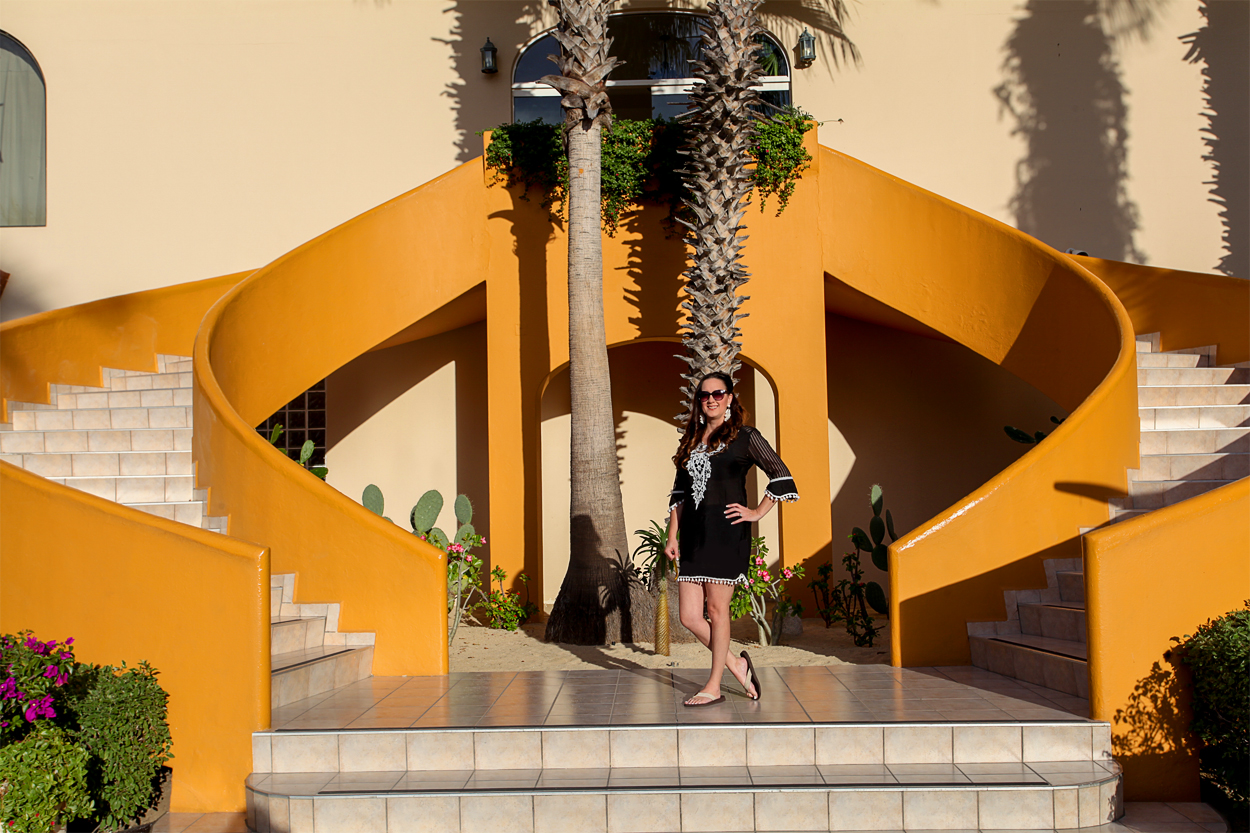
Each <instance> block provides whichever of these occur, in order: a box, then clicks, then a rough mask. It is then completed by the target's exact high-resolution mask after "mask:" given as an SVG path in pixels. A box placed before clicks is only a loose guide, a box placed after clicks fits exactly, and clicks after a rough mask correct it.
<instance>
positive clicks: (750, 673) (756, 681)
mask: <svg viewBox="0 0 1250 833" xmlns="http://www.w3.org/2000/svg"><path fill="white" fill-rule="evenodd" d="M740 656H741V657H742V658H743V659H744V660H746V661H747V678H748V679H749V680H750V681H751V685H753V686H755V696H754V697H751V698H750V699H752V700H758V699H760V696H761V695H763V693H764V689H762V688H760V678H759V677H758V676H756V674H755V666H754V665H752V664H751V655H750V654H748V653H747V652H746V651H743V652H742V653H741V654H740ZM748 696H749V695H748Z"/></svg>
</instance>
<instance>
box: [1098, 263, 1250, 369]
mask: <svg viewBox="0 0 1250 833" xmlns="http://www.w3.org/2000/svg"><path fill="white" fill-rule="evenodd" d="M1073 260H1075V261H1077V262H1078V263H1080V264H1081V265H1082V266H1084V267H1086V268H1087V269H1089V270H1090V271H1091V272H1093V273H1094V274H1095V275H1097V276H1098V278H1099V280H1101V281H1102V282H1103V283H1105V284H1106V285H1107V286H1109V287H1111V291H1112V292H1114V293H1115V295H1116V298H1118V299H1119V300H1120V303H1121V304H1123V305H1124V308H1125V309H1126V310H1128V314H1129V318H1131V319H1133V329H1134V330H1135V331H1136V332H1138V333H1159V334H1160V336H1161V342H1160V346H1159V349H1160V350H1177V349H1182V348H1185V347H1204V346H1206V345H1208V344H1215V345H1217V346H1218V347H1219V349H1218V350H1217V351H1216V357H1215V358H1216V361H1217V362H1218V363H1219V364H1237V363H1238V362H1244V361H1250V281H1247V280H1244V279H1243V278H1244V277H1245V276H1243V277H1242V278H1230V277H1228V276H1227V275H1208V274H1203V273H1201V272H1182V271H1181V270H1179V269H1157V268H1153V267H1150V266H1138V265H1137V264H1136V263H1120V262H1119V261H1115V260H1099V259H1098V258H1093V257H1076V258H1073Z"/></svg>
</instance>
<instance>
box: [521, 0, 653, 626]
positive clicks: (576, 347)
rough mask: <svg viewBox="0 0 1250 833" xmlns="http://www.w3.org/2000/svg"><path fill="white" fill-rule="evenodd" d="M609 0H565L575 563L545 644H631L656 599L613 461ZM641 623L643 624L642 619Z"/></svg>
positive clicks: (557, 81) (555, 81)
mask: <svg viewBox="0 0 1250 833" xmlns="http://www.w3.org/2000/svg"><path fill="white" fill-rule="evenodd" d="M609 6H610V2H609V0H562V2H561V4H560V29H559V31H558V32H557V34H556V37H557V40H559V41H560V44H561V46H562V47H563V51H562V54H561V56H560V59H559V61H558V62H557V64H558V66H559V67H560V71H561V75H560V76H547V77H546V78H544V79H543V80H544V81H547V82H548V83H550V84H551V85H552V86H554V87H556V88H557V89H559V90H561V91H562V92H564V93H565V96H564V98H563V99H562V100H561V104H562V105H563V106H564V110H565V139H566V144H567V147H568V154H569V195H568V211H569V226H568V228H569V396H570V410H571V417H572V426H571V435H570V449H569V450H570V455H569V464H570V471H569V475H570V477H569V479H570V482H571V485H572V495H571V497H570V501H569V511H570V515H571V518H570V524H569V530H570V534H569V567H568V572H567V573H565V576H564V582H563V583H562V584H561V585H560V592H559V594H558V595H557V596H556V601H555V605H554V606H553V608H552V611H551V617H550V618H549V619H548V620H547V631H546V639H547V641H548V642H565V643H572V644H576V645H603V644H605V643H611V642H633V641H635V640H636V639H638V638H639V637H640V635H642V634H645V633H647V632H649V631H650V630H651V627H649V626H648V624H647V623H648V621H649V620H650V619H651V618H652V617H653V614H654V608H652V607H651V597H650V595H649V594H648V593H647V592H646V590H645V588H643V587H642V585H641V583H640V582H638V581H637V580H634V579H632V578H631V576H630V574H629V572H628V570H627V569H626V568H627V567H628V564H629V549H628V539H627V538H626V534H625V509H624V505H623V502H622V500H621V482H620V473H619V471H618V468H617V466H618V464H617V459H616V423H615V420H614V417H613V411H612V383H611V376H610V374H609V370H608V348H607V335H606V332H605V329H604V323H603V238H602V234H601V231H600V226H601V219H600V218H601V209H600V206H601V191H600V173H601V165H600V144H599V141H600V139H599V136H600V131H601V129H602V126H603V125H604V124H605V123H607V122H608V119H609V112H610V111H609V104H608V100H607V93H606V90H605V88H604V84H603V82H604V81H605V80H606V79H607V76H608V73H609V72H611V70H612V68H613V67H614V66H615V61H613V60H612V59H611V58H610V57H609V56H608V49H609V47H610V46H611V40H610V39H609V38H608V37H607V13H608V8H609ZM635 624H637V627H635Z"/></svg>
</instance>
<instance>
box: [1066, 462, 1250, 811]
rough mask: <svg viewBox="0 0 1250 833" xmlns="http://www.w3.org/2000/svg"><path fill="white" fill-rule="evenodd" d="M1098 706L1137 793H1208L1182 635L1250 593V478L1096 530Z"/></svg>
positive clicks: (1090, 577) (1093, 625)
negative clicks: (1181, 657) (1180, 665)
mask: <svg viewBox="0 0 1250 833" xmlns="http://www.w3.org/2000/svg"><path fill="white" fill-rule="evenodd" d="M1084 550H1085V606H1086V610H1087V616H1088V634H1089V636H1088V640H1089V669H1090V673H1089V676H1090V692H1089V695H1090V700H1089V703H1090V712H1091V716H1092V717H1093V718H1095V719H1097V720H1108V721H1111V724H1112V726H1111V731H1112V744H1113V748H1114V752H1115V756H1116V760H1118V761H1119V762H1120V763H1121V764H1123V766H1124V775H1125V779H1124V783H1125V798H1127V799H1129V800H1137V801H1144V800H1147V799H1149V800H1151V801H1198V800H1199V797H1198V760H1197V746H1196V742H1195V741H1194V739H1193V737H1192V736H1191V735H1190V734H1189V691H1188V686H1187V683H1186V681H1187V679H1188V675H1187V674H1186V673H1185V671H1184V670H1180V673H1179V675H1178V673H1177V672H1178V669H1177V668H1176V667H1175V664H1174V662H1173V661H1172V658H1171V657H1170V656H1169V654H1168V650H1169V649H1170V648H1173V647H1175V646H1174V644H1173V643H1172V641H1171V638H1172V637H1173V636H1177V637H1179V636H1182V635H1184V634H1187V633H1193V632H1194V630H1195V629H1196V628H1197V627H1198V625H1201V624H1202V623H1203V622H1205V621H1206V620H1207V619H1210V618H1215V617H1217V616H1221V615H1223V614H1224V613H1227V612H1228V611H1230V610H1236V609H1238V608H1240V607H1241V605H1242V603H1243V601H1244V600H1246V599H1248V598H1250V565H1247V559H1246V554H1247V553H1250V479H1247V478H1244V477H1243V478H1242V479H1241V480H1237V481H1235V482H1233V483H1230V484H1228V485H1227V486H1222V487H1220V488H1219V489H1215V490H1213V491H1210V492H1206V493H1204V494H1201V495H1198V496H1197V497H1193V498H1190V499H1189V500H1185V501H1182V502H1180V503H1176V504H1173V505H1171V506H1166V507H1164V508H1162V509H1156V510H1155V511H1153V512H1150V513H1148V514H1146V515H1141V516H1139V517H1136V518H1133V519H1131V520H1128V521H1124V522H1122V523H1118V524H1115V525H1114V526H1109V527H1106V528H1104V529H1098V530H1094V531H1093V532H1090V533H1088V534H1086V535H1085V537H1084Z"/></svg>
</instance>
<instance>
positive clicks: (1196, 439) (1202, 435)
mask: <svg viewBox="0 0 1250 833" xmlns="http://www.w3.org/2000/svg"><path fill="white" fill-rule="evenodd" d="M0 442H3V438H2V437H0ZM1141 453H1142V454H1246V453H1250V428H1178V429H1171V430H1159V431H1142V432H1141Z"/></svg>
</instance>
